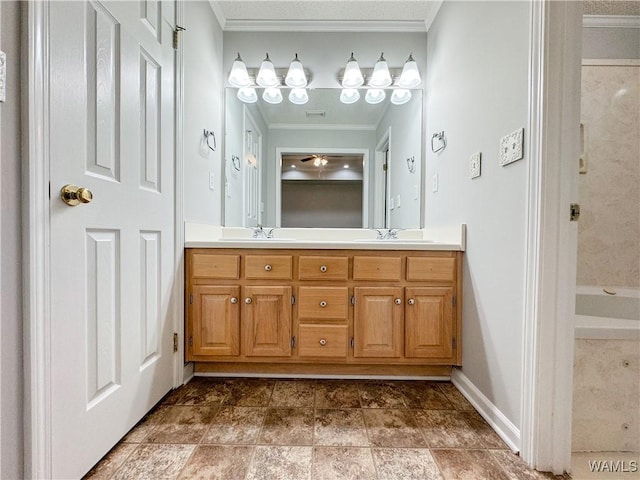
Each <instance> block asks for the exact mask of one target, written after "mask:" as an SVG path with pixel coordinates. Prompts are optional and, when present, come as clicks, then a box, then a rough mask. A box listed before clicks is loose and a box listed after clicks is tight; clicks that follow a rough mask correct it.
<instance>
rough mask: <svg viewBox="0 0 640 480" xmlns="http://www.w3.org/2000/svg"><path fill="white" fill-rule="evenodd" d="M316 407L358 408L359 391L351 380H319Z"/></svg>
mask: <svg viewBox="0 0 640 480" xmlns="http://www.w3.org/2000/svg"><path fill="white" fill-rule="evenodd" d="M315 405H316V408H360V391H359V390H358V385H357V384H356V383H355V382H353V381H351V382H350V381H344V380H319V381H318V383H317V384H316V403H315Z"/></svg>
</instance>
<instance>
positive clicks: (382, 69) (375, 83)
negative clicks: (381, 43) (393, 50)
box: [368, 52, 391, 88]
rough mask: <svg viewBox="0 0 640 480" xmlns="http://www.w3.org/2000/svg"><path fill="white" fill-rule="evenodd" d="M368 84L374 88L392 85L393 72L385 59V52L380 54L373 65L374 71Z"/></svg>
mask: <svg viewBox="0 0 640 480" xmlns="http://www.w3.org/2000/svg"><path fill="white" fill-rule="evenodd" d="M368 85H369V86H370V87H373V88H385V87H388V86H389V85H391V74H390V73H389V66H388V65H387V61H386V60H385V59H384V52H383V53H381V54H380V58H379V59H378V61H377V62H376V65H375V67H373V73H372V74H371V78H370V79H369V82H368Z"/></svg>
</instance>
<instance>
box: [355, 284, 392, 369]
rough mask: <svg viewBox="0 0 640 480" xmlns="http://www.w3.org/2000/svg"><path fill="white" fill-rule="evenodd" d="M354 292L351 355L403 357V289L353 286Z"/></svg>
mask: <svg viewBox="0 0 640 480" xmlns="http://www.w3.org/2000/svg"><path fill="white" fill-rule="evenodd" d="M354 293H355V297H356V304H355V309H354V326H353V330H354V333H353V336H354V352H353V355H354V357H400V356H402V346H403V341H402V338H403V333H404V328H403V309H404V306H403V298H404V295H403V293H402V288H401V287H356V288H355V289H354ZM398 300H399V303H398Z"/></svg>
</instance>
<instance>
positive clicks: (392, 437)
mask: <svg viewBox="0 0 640 480" xmlns="http://www.w3.org/2000/svg"><path fill="white" fill-rule="evenodd" d="M362 413H363V415H364V421H365V424H366V426H367V433H368V435H369V441H370V442H371V445H373V446H375V447H426V444H425V443H424V439H423V438H422V434H421V433H420V430H419V428H418V426H417V425H416V422H415V420H414V419H413V416H412V415H411V413H409V411H408V410H405V409H387V408H385V409H382V408H380V409H376V408H374V409H364V410H362Z"/></svg>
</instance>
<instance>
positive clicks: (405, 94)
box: [391, 88, 411, 105]
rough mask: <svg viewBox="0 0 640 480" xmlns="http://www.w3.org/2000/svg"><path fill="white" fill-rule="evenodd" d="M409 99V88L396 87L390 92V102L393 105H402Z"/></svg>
mask: <svg viewBox="0 0 640 480" xmlns="http://www.w3.org/2000/svg"><path fill="white" fill-rule="evenodd" d="M409 100H411V90H407V89H405V88H396V89H395V90H394V91H393V93H392V94H391V103H393V104H394V105H404V104H405V103H407V102H408V101H409Z"/></svg>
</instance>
